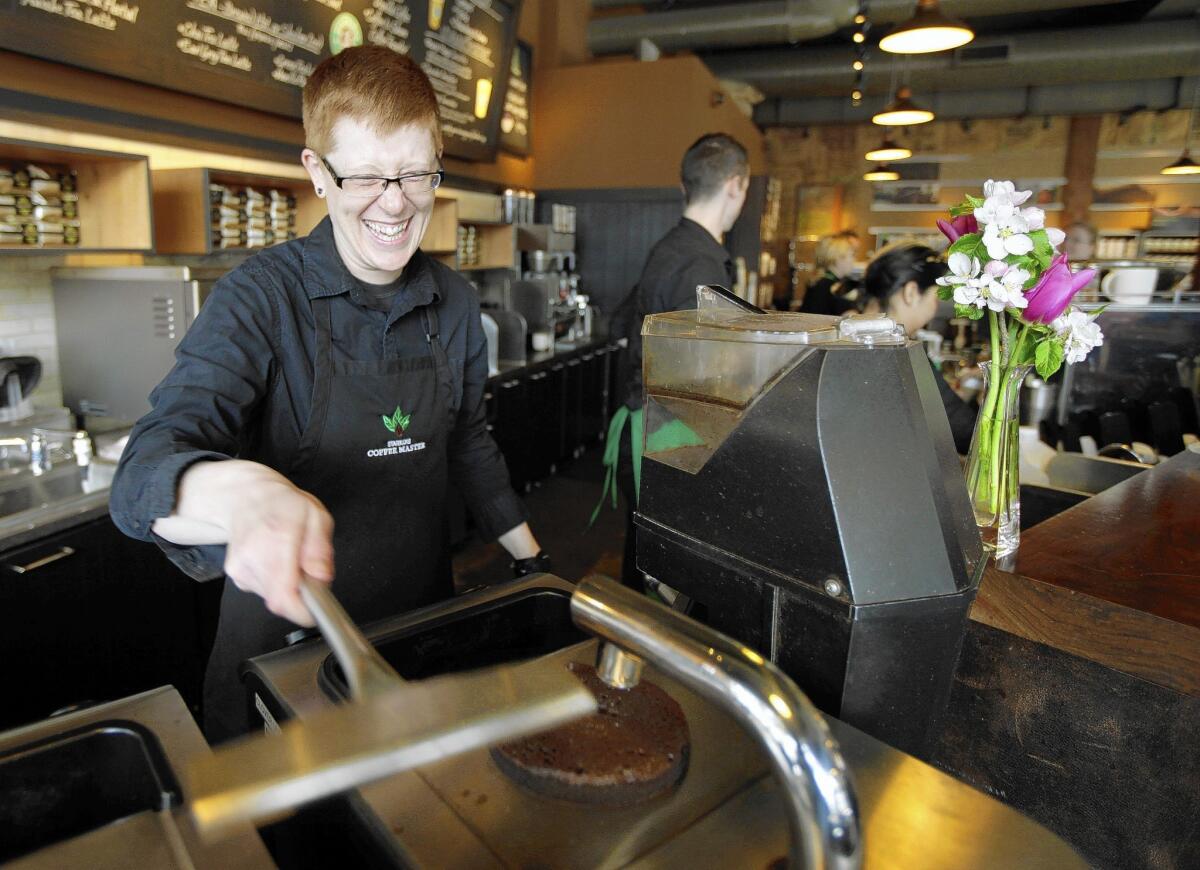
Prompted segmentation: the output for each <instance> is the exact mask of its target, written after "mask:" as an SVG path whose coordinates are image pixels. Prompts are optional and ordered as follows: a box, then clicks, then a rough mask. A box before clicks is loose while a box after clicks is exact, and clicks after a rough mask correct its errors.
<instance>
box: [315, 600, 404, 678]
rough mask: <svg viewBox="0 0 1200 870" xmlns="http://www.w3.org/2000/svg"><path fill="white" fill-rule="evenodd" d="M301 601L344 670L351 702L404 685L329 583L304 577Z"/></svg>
mask: <svg viewBox="0 0 1200 870" xmlns="http://www.w3.org/2000/svg"><path fill="white" fill-rule="evenodd" d="M300 598H301V599H302V600H303V601H304V606H305V607H307V608H308V609H309V612H310V613H312V615H313V619H315V620H316V621H317V627H318V628H320V629H321V634H322V635H324V637H325V642H326V643H328V644H329V646H330V648H331V649H332V650H333V654H334V655H335V656H336V657H337V660H338V664H340V665H341V666H342V670H343V671H344V672H345V674H346V682H347V683H348V684H349V685H350V697H351V698H353V699H354V700H355V701H362V700H364V699H365V698H368V697H370V695H371V694H372V693H376V692H379V691H381V690H385V689H392V688H395V687H396V686H398V685H400V684H402V683H403V682H404V681H403V680H401V679H400V677H399V675H397V673H396V672H395V671H394V670H392V667H391V665H389V664H388V663H387V662H386V661H384V660H383V657H382V656H380V655H379V653H378V652H376V651H375V647H373V646H371V644H370V642H369V641H368V640H367V639H366V638H365V637H364V636H363V633H362V632H361V631H359V630H358V626H356V625H355V624H354V621H353V620H352V619H350V617H349V615H348V614H347V613H346V611H345V610H344V609H343V608H342V605H341V604H339V603H338V600H337V598H335V597H334V594H333V589H332V588H331V585H330V584H329V583H322V582H321V581H319V580H313V579H311V578H308V577H305V578H304V579H303V580H302V581H301V583H300Z"/></svg>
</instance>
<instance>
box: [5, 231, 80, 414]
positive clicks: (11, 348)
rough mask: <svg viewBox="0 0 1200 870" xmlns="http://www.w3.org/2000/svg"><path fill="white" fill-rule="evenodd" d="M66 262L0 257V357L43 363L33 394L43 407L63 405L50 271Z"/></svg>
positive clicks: (57, 257) (49, 258)
mask: <svg viewBox="0 0 1200 870" xmlns="http://www.w3.org/2000/svg"><path fill="white" fill-rule="evenodd" d="M64 262H65V257H64V256H63V255H53V256H46V255H40V254H10V255H8V256H0V356H36V357H37V358H38V359H40V360H41V361H42V381H41V383H40V384H38V387H37V389H36V390H34V393H33V400H34V404H35V405H37V406H38V407H40V408H57V407H59V406H60V405H62V383H61V381H60V379H59V373H58V338H57V336H56V335H55V332H54V297H53V295H52V293H51V289H50V269H51V268H52V267H54V266H61V265H63V263H64Z"/></svg>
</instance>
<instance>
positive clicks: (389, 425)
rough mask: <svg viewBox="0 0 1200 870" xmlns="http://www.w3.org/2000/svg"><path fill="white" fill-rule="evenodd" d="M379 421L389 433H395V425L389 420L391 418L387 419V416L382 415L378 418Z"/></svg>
mask: <svg viewBox="0 0 1200 870" xmlns="http://www.w3.org/2000/svg"><path fill="white" fill-rule="evenodd" d="M379 419H380V420H382V421H383V425H384V426H386V427H387V430H388V431H389V432H395V431H396V424H395V423H393V422H392V418H391V417H389V416H387V415H386V414H385V415H383V416H382V417H380V418H379Z"/></svg>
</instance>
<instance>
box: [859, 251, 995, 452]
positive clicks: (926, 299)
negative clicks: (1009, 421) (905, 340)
mask: <svg viewBox="0 0 1200 870" xmlns="http://www.w3.org/2000/svg"><path fill="white" fill-rule="evenodd" d="M947 271H949V270H948V269H947V267H946V264H945V263H944V262H942V260H941V257H940V256H939V255H938V253H937V252H936V251H934V250H933V249H932V248H927V247H925V246H924V245H917V244H904V243H901V244H898V245H893V246H891V247H887V248H884V249H883V250H881V251H879V252H878V253H877V254H876V255H875V257H874V258H873V259H872V260H871V262H870V263H868V264H867V272H866V276H865V277H864V279H863V290H864V293H865V294H866V305H865V308H864V312H865V313H866V314H885V315H887V316H888V317H890V318H892V319H893V320H894V321H896V323H898V324H899V325H900V326H902V327H903V328H904V331H905V332H907V333H908V334H909V335H912V334H913V333H915V332H916V331H917V330H918V329H921V328H923V327H924V326H925V325H926V324H927V323H929V321H930V320H932V319H933V315H934V314H935V313H936V312H937V307H938V295H937V284H936V282H937V279H938V278H940V277H942V276H943V275H945V274H946V272H947ZM934 380H935V381H936V382H937V388H938V393H939V394H940V395H941V397H942V405H944V406H945V408H946V417H947V418H948V419H949V421H950V433H951V434H952V435H953V436H954V448H955V449H956V450H957V451H958V452H959V453H966V452H967V450H968V449H970V446H971V433H972V432H973V431H974V428H975V417H976V416H977V413H978V408H977V407H976V406H975V403H974V402H965V401H963V400H962V399H960V398H959V397H958V395H957V394H955V392H954V390H952V389H951V388H950V385H949V384H948V383H946V379H945V378H943V377H942V375H941V372H937V371H935V372H934Z"/></svg>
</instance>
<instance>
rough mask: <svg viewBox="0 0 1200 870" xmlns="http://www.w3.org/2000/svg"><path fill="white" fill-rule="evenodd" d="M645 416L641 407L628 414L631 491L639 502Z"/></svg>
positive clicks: (640, 497) (640, 498)
mask: <svg viewBox="0 0 1200 870" xmlns="http://www.w3.org/2000/svg"><path fill="white" fill-rule="evenodd" d="M644 426H645V417H644V414H643V412H642V409H641V408H638V409H637V410H636V411H634V412H633V413H632V414H630V415H629V430H630V431H629V437H630V438H632V439H633V445H632V446H633V492H634V494H635V495H636V496H637V500H638V502H639V503H640V502H641V500H642V445H643V441H642V434H643V431H644Z"/></svg>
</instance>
